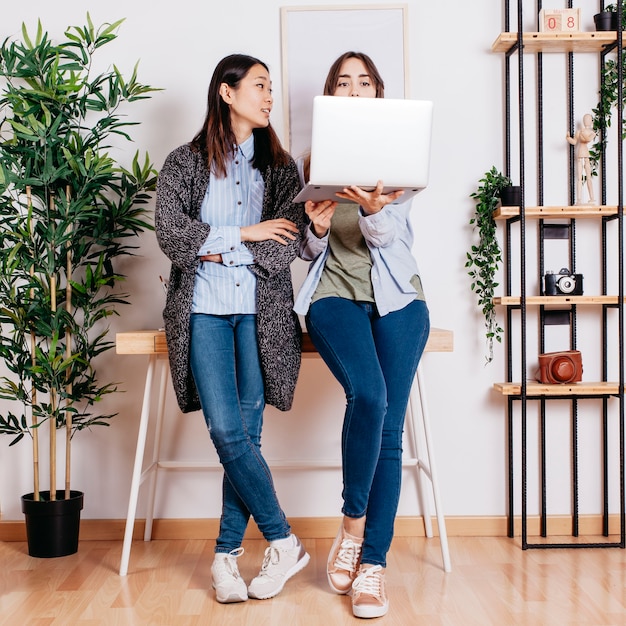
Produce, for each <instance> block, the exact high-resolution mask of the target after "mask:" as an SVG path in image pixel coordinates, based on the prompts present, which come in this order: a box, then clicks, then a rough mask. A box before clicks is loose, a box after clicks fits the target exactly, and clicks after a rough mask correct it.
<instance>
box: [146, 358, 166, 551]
mask: <svg viewBox="0 0 626 626" xmlns="http://www.w3.org/2000/svg"><path fill="white" fill-rule="evenodd" d="M168 374H169V362H168V360H167V359H161V376H160V378H159V404H158V405H157V421H156V428H155V432H154V444H153V446H152V471H151V478H150V490H149V491H148V503H147V510H146V527H145V529H144V533H143V540H144V541H150V539H152V521H153V520H154V499H155V495H156V486H157V480H158V473H159V461H160V460H161V432H162V430H163V414H164V412H165V392H166V391H167V380H168Z"/></svg>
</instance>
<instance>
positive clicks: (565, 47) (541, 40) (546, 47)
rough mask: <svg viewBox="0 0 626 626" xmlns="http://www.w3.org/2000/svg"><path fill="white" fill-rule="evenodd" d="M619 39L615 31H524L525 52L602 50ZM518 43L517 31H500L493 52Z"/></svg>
mask: <svg viewBox="0 0 626 626" xmlns="http://www.w3.org/2000/svg"><path fill="white" fill-rule="evenodd" d="M616 41H617V33H616V32H615V31H605V32H601V31H598V32H588V33H586V32H585V33H583V32H578V33H533V32H526V33H523V45H524V52H600V51H601V50H602V48H604V47H605V46H610V45H612V44H614V43H615V42H616ZM516 43H517V32H512V33H500V35H498V38H497V39H496V40H495V41H494V43H493V45H492V46H491V51H492V52H508V51H509V50H510V49H511V48H512V47H513V46H514V45H515V44H516Z"/></svg>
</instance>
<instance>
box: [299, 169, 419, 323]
mask: <svg viewBox="0 0 626 626" xmlns="http://www.w3.org/2000/svg"><path fill="white" fill-rule="evenodd" d="M298 167H299V169H300V172H301V176H302V168H301V162H298ZM411 206H412V201H411V200H409V201H407V202H403V203H401V204H388V205H387V206H385V207H384V208H383V209H382V210H381V211H380V212H379V213H375V214H374V215H365V214H364V213H363V211H362V210H359V212H360V216H359V228H360V229H361V233H362V234H363V237H364V238H365V243H366V244H367V247H368V248H369V251H370V254H371V255H372V274H371V276H372V287H373V289H374V299H375V300H376V307H377V309H378V312H379V314H380V315H386V314H387V313H391V312H392V311H398V310H399V309H402V308H404V307H405V306H406V305H407V304H409V303H410V302H411V301H412V300H415V298H416V297H417V296H418V292H417V290H416V288H415V287H414V285H413V284H412V283H411V279H412V278H413V277H414V276H415V275H419V270H418V267H417V261H416V260H415V257H414V256H413V252H412V247H413V228H412V226H411V221H410V212H411ZM331 228H332V222H331ZM327 256H328V235H326V237H323V238H321V239H320V238H318V237H316V236H315V233H313V232H312V230H311V229H310V228H307V229H306V234H305V237H303V239H302V245H301V248H300V257H301V258H303V259H304V260H305V261H312V263H311V266H310V267H309V272H308V274H307V277H306V278H305V280H304V282H303V284H302V287H301V288H300V291H299V293H298V297H297V298H296V302H295V306H294V310H295V311H296V313H299V314H300V315H306V313H307V311H308V310H309V306H310V304H311V298H312V297H313V294H314V293H315V289H316V288H317V285H318V283H319V281H320V278H321V276H322V272H323V270H324V265H325V263H326V258H327Z"/></svg>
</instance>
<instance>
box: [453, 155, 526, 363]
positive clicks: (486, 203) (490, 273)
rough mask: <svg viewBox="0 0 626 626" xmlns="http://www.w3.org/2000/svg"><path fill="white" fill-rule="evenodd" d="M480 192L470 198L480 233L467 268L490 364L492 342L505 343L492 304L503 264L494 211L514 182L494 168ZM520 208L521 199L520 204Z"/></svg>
mask: <svg viewBox="0 0 626 626" xmlns="http://www.w3.org/2000/svg"><path fill="white" fill-rule="evenodd" d="M479 183H480V184H479V186H478V189H477V190H476V191H475V192H474V193H472V194H471V195H470V197H471V198H473V199H474V200H475V209H474V215H473V216H472V218H471V219H470V222H469V223H470V225H471V226H473V230H474V231H475V232H477V233H478V242H477V243H473V244H472V246H471V248H470V251H469V252H467V255H466V257H467V261H466V263H465V267H466V268H467V269H468V272H467V273H468V275H469V277H470V279H471V281H472V282H471V289H472V291H473V292H474V293H475V294H476V296H477V298H478V306H479V307H480V309H481V311H482V314H483V316H484V318H485V328H486V333H485V336H486V339H487V356H486V360H487V363H491V361H492V360H493V342H494V339H495V340H496V341H497V342H501V341H502V333H503V329H502V328H501V327H500V325H499V324H498V320H497V317H496V308H495V305H494V303H493V297H494V293H495V288H496V287H497V286H498V283H497V282H496V274H497V271H498V269H499V264H500V263H501V261H502V250H501V248H500V244H499V243H498V239H497V229H496V223H495V221H494V218H493V214H494V211H495V210H496V208H497V206H498V204H499V203H500V202H501V198H500V195H501V193H502V191H503V190H504V189H507V188H508V187H511V186H512V185H511V179H510V178H509V177H508V176H505V175H504V174H502V173H501V172H499V171H498V169H497V168H496V167H495V166H494V167H492V168H491V169H490V170H489V171H488V172H486V173H485V175H484V177H483V178H481V179H480V181H479ZM517 204H518V205H519V199H518V200H517Z"/></svg>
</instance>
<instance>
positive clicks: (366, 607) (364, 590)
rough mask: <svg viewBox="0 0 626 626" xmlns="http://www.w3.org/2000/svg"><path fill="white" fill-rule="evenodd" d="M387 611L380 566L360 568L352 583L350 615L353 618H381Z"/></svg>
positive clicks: (382, 570) (383, 571) (383, 577)
mask: <svg viewBox="0 0 626 626" xmlns="http://www.w3.org/2000/svg"><path fill="white" fill-rule="evenodd" d="M388 610H389V600H388V599H387V593H386V591H385V570H384V569H383V568H382V567H381V566H380V565H374V566H373V567H367V568H366V567H363V566H361V569H360V570H359V575H358V576H357V577H356V578H355V580H354V582H353V583H352V614H353V615H354V617H366V618H367V617H382V616H383V615H385V614H386V613H387V611H388Z"/></svg>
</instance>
